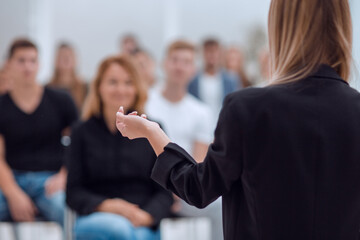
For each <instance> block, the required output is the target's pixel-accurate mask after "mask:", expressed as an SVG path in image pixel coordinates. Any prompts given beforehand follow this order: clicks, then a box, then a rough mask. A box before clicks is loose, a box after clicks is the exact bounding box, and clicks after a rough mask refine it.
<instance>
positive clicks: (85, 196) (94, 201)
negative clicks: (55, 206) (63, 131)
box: [66, 126, 106, 215]
mask: <svg viewBox="0 0 360 240" xmlns="http://www.w3.org/2000/svg"><path fill="white" fill-rule="evenodd" d="M81 139H82V133H81V126H79V127H75V128H74V129H73V131H72V134H71V145H70V148H69V149H68V150H69V152H68V156H67V169H68V178H67V186H66V203H67V205H68V206H69V207H70V208H72V209H73V210H75V211H76V212H77V213H78V214H80V215H88V214H90V213H93V212H95V209H96V207H97V206H98V205H99V204H100V203H102V202H103V201H104V200H105V199H106V197H104V196H100V195H98V194H94V193H92V192H91V191H89V190H87V189H86V188H85V187H84V180H85V179H84V177H85V176H84V167H83V164H82V163H83V160H84V159H83V146H82V140H81Z"/></svg>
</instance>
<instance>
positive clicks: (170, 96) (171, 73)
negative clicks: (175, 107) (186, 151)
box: [162, 49, 208, 162]
mask: <svg viewBox="0 0 360 240" xmlns="http://www.w3.org/2000/svg"><path fill="white" fill-rule="evenodd" d="M194 55H195V54H194V52H193V51H191V50H188V49H178V50H174V51H172V52H170V53H168V55H167V56H166V58H165V61H164V66H163V67H164V71H165V73H166V77H167V78H166V82H165V86H164V89H163V91H162V95H163V96H164V98H165V99H167V100H168V101H169V102H172V103H176V102H179V101H181V100H182V99H183V98H184V97H185V96H186V94H187V85H188V84H189V82H190V81H191V79H192V77H193V76H194V73H195V69H196V68H195V56H194ZM192 149H193V151H192V153H191V155H192V157H193V158H194V159H195V161H197V162H202V161H203V159H204V158H205V156H206V153H207V149H208V144H206V143H203V142H199V141H194V142H193V148H192Z"/></svg>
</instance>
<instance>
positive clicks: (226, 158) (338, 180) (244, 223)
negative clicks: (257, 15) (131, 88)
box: [117, 0, 360, 240]
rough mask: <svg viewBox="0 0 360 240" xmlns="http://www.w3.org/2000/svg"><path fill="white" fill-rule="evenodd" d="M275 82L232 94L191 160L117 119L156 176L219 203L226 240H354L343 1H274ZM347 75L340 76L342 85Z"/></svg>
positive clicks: (187, 195) (148, 129) (356, 122)
mask: <svg viewBox="0 0 360 240" xmlns="http://www.w3.org/2000/svg"><path fill="white" fill-rule="evenodd" d="M269 39H270V55H271V59H272V60H271V64H272V83H271V85H270V86H268V87H265V88H257V89H255V88H254V89H251V88H249V89H244V90H242V91H238V92H236V93H233V94H230V95H229V96H227V98H226V99H225V101H224V105H223V109H222V111H221V113H220V117H219V121H218V125H217V129H216V131H215V140H214V143H213V144H212V145H211V146H210V147H209V150H208V154H207V156H206V158H205V160H204V162H203V163H200V164H197V163H196V162H195V161H194V160H193V159H192V158H191V157H190V156H189V154H187V153H186V152H185V151H184V150H183V149H181V147H179V146H178V145H176V144H174V143H170V140H169V139H168V138H167V136H166V135H165V134H164V132H162V131H161V129H160V128H159V127H158V126H157V124H155V123H153V122H151V121H147V120H145V119H144V118H141V117H138V116H134V115H135V114H133V115H124V113H123V109H122V108H120V111H119V113H117V127H118V129H119V130H120V131H121V132H122V134H123V135H124V136H128V137H129V138H131V139H133V138H139V137H146V138H147V139H148V140H149V141H150V143H151V145H152V146H153V148H154V150H155V152H156V154H157V155H158V156H159V157H158V159H157V161H156V163H155V167H154V169H153V172H152V178H153V179H155V180H156V181H157V182H158V183H160V184H161V185H162V186H164V187H165V188H167V189H170V190H172V191H173V192H175V193H176V194H177V195H179V196H180V197H181V198H183V199H184V200H186V201H187V202H188V203H190V204H193V205H195V206H197V207H205V206H207V205H208V204H209V203H211V202H212V201H214V200H215V199H216V198H218V197H219V196H222V200H223V227H224V235H225V239H226V240H230V239H231V240H239V239H247V240H250V239H251V240H253V239H266V240H269V239H271V240H282V239H284V240H289V239H291V240H305V239H313V240H319V239H326V240H332V239H333V240H340V239H341V240H355V239H358V237H359V226H360V174H359V172H360V147H359V144H360V94H359V93H358V92H357V91H356V90H354V89H352V88H351V87H349V85H348V82H347V81H346V80H347V79H348V78H349V73H350V63H351V39H352V36H351V20H350V9H349V5H348V1H346V0H326V1H323V0H291V1H289V0H272V2H271V7H270V13H269ZM344 79H345V80H344Z"/></svg>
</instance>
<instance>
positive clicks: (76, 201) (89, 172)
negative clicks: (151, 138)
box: [67, 57, 173, 240]
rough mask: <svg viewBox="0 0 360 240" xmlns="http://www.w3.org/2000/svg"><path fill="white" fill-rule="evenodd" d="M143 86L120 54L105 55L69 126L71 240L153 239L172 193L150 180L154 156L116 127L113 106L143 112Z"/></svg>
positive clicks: (143, 142) (144, 144)
mask: <svg viewBox="0 0 360 240" xmlns="http://www.w3.org/2000/svg"><path fill="white" fill-rule="evenodd" d="M145 100H146V90H145V87H144V85H143V82H142V79H140V78H139V75H138V73H137V71H136V69H135V67H134V65H133V64H132V63H131V62H130V60H128V59H127V58H125V57H110V58H107V59H105V60H104V61H103V62H102V63H101V65H100V67H99V69H98V73H97V75H96V77H95V80H94V81H93V82H92V85H91V90H90V93H89V96H88V97H87V99H86V102H85V108H84V112H83V120H84V121H83V122H82V123H80V124H79V125H78V126H77V127H75V128H74V130H73V134H72V144H71V151H70V159H69V164H68V170H69V174H68V185H67V203H68V205H69V206H70V207H71V208H73V209H74V210H75V211H76V212H77V213H78V214H79V215H82V216H81V217H79V218H78V219H77V221H76V225H75V233H76V238H77V239H92V240H98V239H124V240H155V239H158V238H159V232H158V230H157V228H158V226H159V223H160V220H161V219H162V218H164V217H167V216H168V214H169V213H170V206H171V204H172V201H173V200H172V196H171V195H170V194H169V193H168V192H167V191H166V190H164V189H162V188H161V187H160V186H159V185H157V184H156V183H155V182H153V181H152V180H151V179H150V174H151V168H152V165H153V164H154V162H155V159H156V155H155V153H154V151H153V150H152V148H151V146H150V144H149V143H148V141H147V140H146V139H138V140H136V141H130V140H129V139H127V138H125V137H123V136H122V135H121V134H120V133H119V132H118V131H117V130H116V125H115V119H114V115H115V113H116V111H117V108H118V106H119V105H123V106H124V108H125V111H126V112H129V111H137V112H139V113H143V108H144V104H145Z"/></svg>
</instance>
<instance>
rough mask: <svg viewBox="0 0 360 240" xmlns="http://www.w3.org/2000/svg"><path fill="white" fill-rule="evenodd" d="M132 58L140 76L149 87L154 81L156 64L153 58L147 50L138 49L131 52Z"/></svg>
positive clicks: (149, 87)
mask: <svg viewBox="0 0 360 240" xmlns="http://www.w3.org/2000/svg"><path fill="white" fill-rule="evenodd" d="M133 60H134V63H135V65H136V67H137V68H138V71H139V73H140V77H141V78H142V79H143V80H144V81H145V83H146V86H147V88H148V89H151V88H152V87H153V86H154V85H155V83H156V76H155V75H156V74H155V67H156V65H155V61H154V59H153V58H152V57H151V56H150V54H149V53H148V52H146V51H144V50H141V49H138V50H137V51H135V52H134V53H133Z"/></svg>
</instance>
